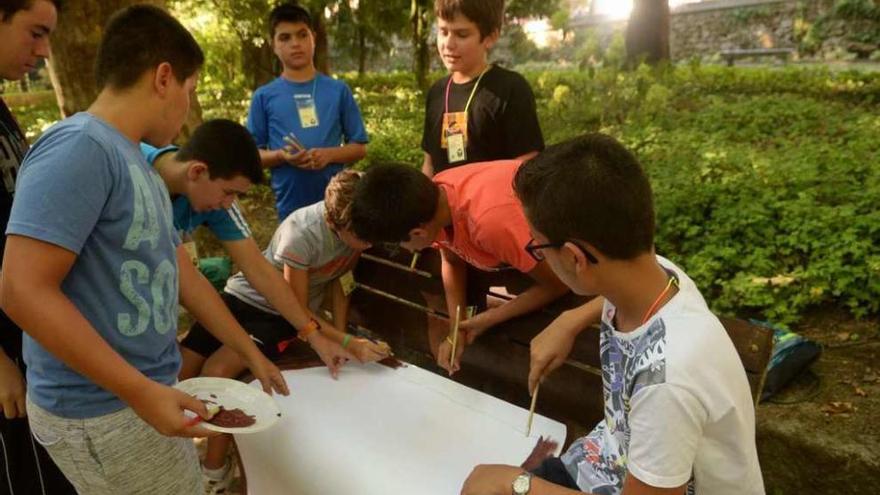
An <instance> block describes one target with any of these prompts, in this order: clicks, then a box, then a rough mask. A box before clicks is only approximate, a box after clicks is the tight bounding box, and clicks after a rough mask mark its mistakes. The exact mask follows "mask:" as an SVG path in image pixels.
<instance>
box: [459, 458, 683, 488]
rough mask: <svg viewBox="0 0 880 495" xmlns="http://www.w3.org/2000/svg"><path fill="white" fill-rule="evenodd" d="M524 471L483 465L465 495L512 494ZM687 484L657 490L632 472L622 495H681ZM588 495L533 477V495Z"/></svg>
mask: <svg viewBox="0 0 880 495" xmlns="http://www.w3.org/2000/svg"><path fill="white" fill-rule="evenodd" d="M523 472H524V470H523V469H522V468H519V467H515V466H504V465H499V464H483V465H480V466H477V467H475V468H474V470H473V471H471V474H470V476H468V478H467V480H466V481H465V482H464V486H463V487H462V488H461V494H462V495H510V494H511V493H513V481H514V480H515V479H516V478H517V477H518V476H519V475H520V474H522V473H523ZM686 488H687V485H683V486H679V487H675V488H657V487H653V486H650V485H648V484H645V483H643V482H642V481H640V480H639V479H638V478H636V477H635V476H633V475H632V473H630V474H629V475H628V476H627V477H626V481H624V483H623V491H622V492H621V493H622V495H681V494H683V493H684V492H685V489H686ZM584 494H585V492H582V491H580V490H572V489H570V488H565V487H563V486H560V485H557V484H554V483H550V482H549V481H547V480H544V479H541V478H539V477H537V476H532V479H531V486H530V488H529V495H584Z"/></svg>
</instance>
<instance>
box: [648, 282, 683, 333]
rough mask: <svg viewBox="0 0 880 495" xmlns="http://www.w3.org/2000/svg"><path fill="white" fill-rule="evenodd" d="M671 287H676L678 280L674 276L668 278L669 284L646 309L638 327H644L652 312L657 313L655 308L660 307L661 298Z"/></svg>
mask: <svg viewBox="0 0 880 495" xmlns="http://www.w3.org/2000/svg"><path fill="white" fill-rule="evenodd" d="M673 285H674V286H676V287H678V279H677V278H676V277H675V276H674V275H673V276H670V277H669V282H668V283H667V284H666V288H665V289H663V292H661V293H660V295H659V296H657V299H655V300H654V303H653V304H651V307H650V308H648V312H647V313H645V316H644V317H643V318H642V322H641V323H640V324H639V326H642V325H644V324H645V323H647V322H648V320H649V319H651V316H653V314H654V311H657V307H658V306H660V303H661V302H662V301H663V298H664V297H666V294H668V293H669V290H670V289H672V286H673Z"/></svg>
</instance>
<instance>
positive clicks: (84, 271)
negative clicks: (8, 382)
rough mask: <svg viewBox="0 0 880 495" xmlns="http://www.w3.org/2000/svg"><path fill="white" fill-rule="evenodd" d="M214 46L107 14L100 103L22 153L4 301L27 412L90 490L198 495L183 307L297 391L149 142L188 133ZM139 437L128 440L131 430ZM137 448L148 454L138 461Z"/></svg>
mask: <svg viewBox="0 0 880 495" xmlns="http://www.w3.org/2000/svg"><path fill="white" fill-rule="evenodd" d="M203 60H204V57H203V54H202V51H201V49H200V48H199V46H198V44H197V43H196V41H195V40H194V39H193V38H192V35H190V33H188V32H187V31H186V29H185V28H184V27H183V26H181V25H180V23H179V22H177V21H176V20H175V19H174V18H173V17H171V16H170V15H169V14H168V13H167V12H165V11H164V10H162V9H160V8H157V7H154V6H149V5H136V6H132V7H128V8H126V9H123V10H120V11H119V12H117V13H116V14H115V15H114V16H113V17H112V18H111V20H110V21H109V23H108V24H107V27H106V28H105V31H104V37H103V39H102V41H101V45H100V47H99V51H98V56H97V61H96V75H97V86H98V88H100V93H99V95H98V97H97V99H96V100H95V101H94V103H93V104H92V105H91V106H90V107H89V109H88V111H87V112H83V113H79V114H76V115H74V116H73V117H71V118H68V119H66V120H64V121H62V122H61V123H59V124H57V125H55V126H53V127H52V128H51V129H49V130H48V131H47V132H46V133H45V134H44V135H43V136H42V137H41V138H40V139H39V140H38V141H37V142H36V143H35V144H34V146H33V148H32V149H31V151H30V152H29V153H28V155H27V157H26V158H25V161H24V163H23V164H22V166H21V171H20V174H19V181H18V184H17V186H18V187H17V190H16V196H15V199H14V203H13V206H12V213H11V216H10V221H9V225H8V228H7V231H6V233H7V235H8V238H7V242H6V257H5V260H4V267H3V271H2V283H0V285H2V288H0V303H2V307H3V310H4V311H5V312H6V313H7V315H8V316H9V317H10V318H11V319H12V320H13V321H15V322H16V323H17V324H18V325H19V326H21V328H22V329H23V330H24V331H25V332H26V336H25V339H24V357H25V361H26V362H27V364H28V370H27V386H28V393H27V412H28V418H29V422H30V425H31V430H32V432H33V436H34V438H35V439H36V441H38V442H40V443H41V444H43V445H44V446H45V447H46V449H47V450H48V452H49V454H50V455H51V456H52V458H53V460H54V461H55V462H56V463H57V464H58V467H59V468H60V469H61V471H62V472H63V473H64V475H65V476H66V477H67V478H68V479H69V480H70V481H71V483H72V484H73V485H74V487H75V488H76V489H77V492H78V493H89V494H99V495H104V494H107V495H109V494H117V493H175V494H177V493H181V494H182V493H188V494H191V493H199V492H200V491H201V490H202V482H201V477H200V473H199V468H198V457H197V455H196V453H195V450H194V447H193V443H192V442H191V441H190V440H188V439H186V438H174V437H192V436H205V435H207V434H208V432H207V431H206V430H204V429H203V428H200V427H193V426H189V424H190V423H191V421H190V419H188V418H187V416H186V415H185V414H184V411H185V410H190V411H193V412H195V413H197V414H199V415H201V416H202V417H206V416H207V414H208V412H207V410H206V408H205V406H204V404H202V402H201V401H199V400H197V399H195V398H194V397H192V396H190V395H189V394H186V393H184V392H182V391H180V390H177V389H175V388H172V387H171V385H173V384H174V383H175V382H176V381H177V372H178V369H179V367H180V353H179V351H178V347H177V340H176V334H177V332H176V330H177V305H178V303H182V304H183V305H184V306H185V307H187V308H188V309H189V310H190V312H191V313H192V314H193V315H194V316H195V317H196V318H197V319H199V320H200V321H202V323H203V324H204V325H206V326H207V327H208V328H210V329H211V331H212V332H214V334H215V335H216V336H217V337H218V338H219V339H220V340H222V341H223V342H224V343H225V344H227V345H229V346H230V347H233V348H235V349H236V350H237V351H238V352H239V355H240V356H241V357H242V359H243V360H244V361H245V362H246V363H247V364H248V366H249V368H250V369H251V371H252V372H253V373H254V374H255V376H257V377H258V378H259V379H260V381H261V382H262V383H263V386H264V389H266V390H267V391H269V390H270V389H271V388H274V389H275V390H276V391H279V392H282V393H287V387H286V384H285V383H284V378H283V377H282V376H281V373H280V371H279V370H278V368H277V367H276V366H274V365H273V364H272V363H271V362H269V361H268V360H267V359H266V358H265V356H263V355H262V353H260V351H259V349H257V347H256V345H254V343H253V342H252V341H251V340H250V339H249V338H248V336H247V334H246V333H245V332H244V330H243V329H242V328H241V326H239V325H238V324H237V322H236V321H235V319H234V318H233V317H232V315H231V314H230V313H229V311H228V310H226V308H225V306H224V305H223V302H222V300H220V298H219V297H218V296H217V295H216V293H215V292H214V291H213V290H212V287H211V285H210V283H209V282H208V281H207V280H205V279H204V277H201V276H200V275H199V274H198V272H197V271H196V270H195V269H194V267H193V266H192V265H191V264H190V263H189V262H188V257H187V255H186V253H185V250H184V249H183V248H182V246H180V240H179V238H178V236H177V233H176V232H175V230H174V227H173V224H172V220H171V203H170V201H169V197H168V190H167V189H166V188H165V186H164V184H163V183H162V180H161V178H160V177H159V175H158V174H157V173H156V172H155V170H153V169H152V168H151V167H150V166H149V165H148V164H147V162H146V160H144V158H143V156H142V155H141V153H140V150H139V148H138V146H137V143H138V142H140V141H147V142H150V143H154V144H157V145H166V144H168V143H169V142H170V141H171V139H172V138H173V137H174V136H175V135H176V134H177V133H178V132H179V130H180V127H181V125H182V124H183V121H184V119H185V117H186V115H187V112H188V110H189V101H190V94H191V93H192V91H193V89H194V87H195V84H196V80H197V77H198V70H199V68H200V67H201V65H202V63H203ZM120 439H124V441H120ZM133 460H136V462H132V461H133Z"/></svg>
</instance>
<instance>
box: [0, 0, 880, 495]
mask: <svg viewBox="0 0 880 495" xmlns="http://www.w3.org/2000/svg"><path fill="white" fill-rule="evenodd" d="M131 3H136V2H131V1H124V0H78V1H70V2H66V4H65V7H64V9H63V10H62V13H61V18H60V23H59V27H58V30H57V32H56V33H55V34H54V35H53V40H52V43H53V58H52V61H51V63H50V65H49V66H47V67H44V68H41V69H40V70H39V71H36V72H35V73H32V74H31V75H29V77H28V78H27V80H26V81H25V82H23V83H21V84H19V83H15V84H12V83H6V84H5V85H4V86H3V88H2V89H3V93H2V96H3V98H4V99H5V100H6V101H7V102H8V103H9V104H10V106H11V107H12V109H13V112H14V113H15V114H16V116H17V117H18V118H19V120H20V122H21V124H22V126H23V128H25V130H26V133H27V137H28V139H29V140H30V141H31V142H33V140H35V139H37V138H38V137H39V135H40V134H41V133H42V132H43V131H44V130H45V129H47V128H48V127H49V126H51V125H52V124H53V123H54V122H56V121H58V120H59V119H60V118H61V117H62V115H70V114H72V113H75V112H76V111H80V110H83V109H85V108H86V107H87V106H88V103H89V102H90V101H91V99H92V98H93V97H94V94H95V89H94V82H93V77H92V70H91V61H92V60H93V59H94V52H95V49H96V47H97V43H98V40H99V39H100V36H101V26H102V25H103V23H104V21H105V20H106V19H107V18H108V17H109V15H110V14H112V12H114V11H115V10H116V9H117V8H119V7H122V6H124V5H128V4H131ZM149 3H154V4H158V5H164V6H166V7H168V8H169V9H170V10H171V11H172V12H174V13H175V15H177V16H178V17H179V18H180V19H181V20H182V21H183V22H184V24H185V25H186V26H187V27H188V28H190V29H191V30H192V32H193V33H194V34H195V36H196V38H197V39H198V40H199V42H200V43H201V45H202V47H203V48H204V50H205V52H206V56H207V63H206V66H205V68H204V70H203V72H202V75H201V79H200V82H199V87H198V90H197V95H198V98H197V103H198V104H197V105H196V106H195V108H194V109H193V112H192V114H191V115H190V119H189V122H188V126H187V129H186V130H185V132H184V133H183V135H182V136H181V139H186V135H187V132H188V130H190V129H192V128H193V127H194V126H195V125H197V124H198V122H200V121H202V120H204V119H209V118H216V117H225V118H230V119H233V120H236V121H240V122H244V119H245V118H246V113H247V108H248V104H249V100H250V96H251V94H252V92H253V90H254V89H255V88H256V87H258V86H259V85H261V84H264V83H266V82H267V81H269V80H271V79H272V78H273V77H275V75H276V74H277V71H278V68H277V66H276V64H275V60H274V55H273V54H272V52H271V48H270V47H269V45H268V43H267V40H266V38H267V34H266V33H267V26H266V24H265V19H266V14H267V13H268V10H269V9H270V8H271V5H270V2H268V1H266V0H169V1H167V2H165V1H153V2H149ZM302 4H303V5H305V6H306V7H307V8H309V9H310V10H311V11H312V12H313V14H314V15H315V17H316V19H319V21H320V26H319V28H318V45H319V46H318V52H317V55H316V58H317V64H318V66H319V68H321V69H322V70H323V71H325V72H327V73H329V74H331V75H333V76H334V77H338V78H341V79H343V80H345V81H346V82H347V83H348V84H349V85H350V86H351V87H352V89H353V90H354V93H355V98H356V100H357V102H358V104H359V105H360V108H361V110H362V113H363V117H364V121H365V123H366V126H367V129H368V132H369V135H370V144H369V147H368V156H367V158H366V159H365V160H362V161H361V162H359V163H358V164H356V167H358V168H364V167H368V166H369V165H371V164H375V163H381V162H387V161H394V162H404V163H410V164H412V165H413V166H418V165H420V164H421V159H422V158H421V157H422V152H421V150H420V148H419V143H420V141H421V133H422V122H423V115H424V89H425V88H426V85H428V84H430V82H432V81H433V80H435V79H437V78H438V77H440V76H441V75H442V72H441V71H442V66H441V65H439V62H438V61H437V58H436V50H435V48H434V33H433V12H432V11H433V6H432V2H430V1H429V0H307V1H303V2H302ZM633 4H635V5H634V7H635V8H634V9H633ZM631 9H632V10H631ZM630 15H632V17H630ZM506 17H507V22H506V25H505V27H504V30H503V36H502V39H501V40H500V42H499V43H498V45H497V47H496V48H495V49H494V50H493V52H492V55H491V60H492V61H494V62H496V63H499V64H502V65H504V66H506V67H509V68H512V69H514V70H517V71H520V72H521V73H523V74H524V75H525V76H526V78H527V79H528V80H529V82H530V83H531V85H532V88H533V90H534V92H535V96H536V101H537V105H538V115H539V119H540V122H541V126H542V129H543V132H544V137H545V140H546V142H547V143H548V144H552V143H556V142H559V141H561V140H564V139H567V138H570V137H573V136H576V135H578V134H581V133H584V132H588V131H599V132H604V133H608V134H611V135H613V136H615V137H616V138H618V139H620V140H621V141H622V142H623V143H624V144H625V145H626V146H627V147H629V148H630V149H632V150H633V151H634V152H635V153H636V154H637V156H638V157H639V159H640V160H641V162H642V163H643V164H644V166H645V167H646V169H647V171H648V174H649V176H650V178H651V181H652V185H653V188H654V194H655V201H656V205H657V216H658V236H657V250H658V252H659V253H660V254H662V255H663V256H666V257H668V258H670V259H672V260H674V261H675V262H676V263H678V264H679V265H681V266H682V267H683V268H684V269H685V270H686V271H687V272H688V273H689V275H690V276H691V277H692V278H693V279H694V280H695V281H696V283H697V284H698V286H699V287H700V288H701V290H702V291H703V294H704V296H705V297H706V299H707V301H708V302H709V304H710V306H711V307H712V308H713V309H714V310H715V311H717V312H718V313H720V314H724V315H731V316H737V317H740V318H751V319H756V320H760V321H764V322H769V323H771V324H773V325H776V326H780V327H785V328H790V329H792V330H795V331H797V332H799V333H801V334H804V335H806V336H807V337H809V338H811V339H814V340H816V341H818V342H819V343H821V344H822V345H823V346H824V352H823V356H822V358H821V359H820V361H819V362H818V363H816V364H815V365H814V367H813V371H812V373H811V375H812V376H811V377H810V378H805V379H804V380H802V382H803V383H796V384H795V385H794V386H793V387H791V389H790V390H788V391H786V393H784V394H782V395H781V396H780V397H778V398H777V399H775V402H776V403H772V402H771V403H767V404H762V406H761V407H759V409H758V411H759V432H758V433H759V443H762V444H763V447H762V467H763V468H764V470H765V475H766V476H767V478H768V480H767V484H768V493H771V494H772V493H818V492H819V491H820V488H821V491H823V492H824V493H844V492H846V493H876V492H874V491H871V490H876V483H877V482H880V460H878V457H880V456H878V455H877V454H878V453H880V424H878V418H880V401H878V400H877V397H878V396H880V378H878V375H880V365H877V364H876V363H877V355H878V352H877V351H878V349H880V346H878V343H880V333H878V313H880V208H878V206H877V205H878V200H880V168H878V164H877V159H878V156H880V155H878V151H880V140H878V137H877V136H878V132H880V114H878V111H877V110H878V104H880V72H878V70H877V69H878V68H880V5H877V4H876V3H875V2H874V1H873V0H814V1H796V0H777V1H767V0H707V1H686V0H685V1H682V0H670V1H669V2H668V3H667V2H665V1H658V0H647V1H638V0H637V1H635V2H631V1H625V0H593V1H590V0H571V1H569V0H550V1H548V0H513V1H510V2H508V8H507V13H506ZM741 49H752V50H755V49H757V50H768V49H784V50H786V51H787V52H788V53H787V57H785V60H779V59H777V58H775V57H763V56H757V55H760V53H759V52H756V54H757V55H756V57H755V58H745V59H741V60H737V61H736V66H734V67H727V66H726V64H725V63H724V57H723V54H724V53H725V52H731V51H735V50H741ZM588 200H589V198H585V201H588ZM242 204H243V206H244V208H245V210H246V211H247V212H248V218H249V221H250V223H251V226H252V227H253V231H254V235H255V237H256V239H257V242H258V243H259V244H260V245H261V246H263V245H265V244H266V243H267V242H268V239H269V237H270V236H271V234H272V232H273V231H274V228H275V218H276V216H275V213H274V209H273V201H272V193H271V191H270V190H269V189H268V187H267V186H259V187H255V188H254V189H253V190H252V191H251V192H250V193H249V194H248V195H247V197H246V198H244V199H243V200H242ZM199 239H200V242H201V251H202V253H203V254H208V255H211V254H220V249H219V246H218V245H217V244H216V243H212V242H211V240H210V239H209V238H208V237H207V236H200V238H199ZM792 456H796V457H797V458H798V462H792ZM833 465H837V466H843V467H840V468H832V467H831V466H833ZM817 469H820V470H822V471H823V472H825V471H827V473H825V475H824V476H823V479H824V483H825V485H822V486H821V487H820V486H817V485H816V484H815V483H813V484H811V485H809V487H808V488H807V489H806V491H804V489H805V488H804V486H802V485H799V484H798V483H799V482H798V481H797V479H798V478H799V477H801V478H802V477H803V476H802V473H801V472H800V471H803V472H810V471H815V470H817ZM835 488H836V489H838V490H840V491H835ZM829 490H830V491H829ZM863 490H864V491H863Z"/></svg>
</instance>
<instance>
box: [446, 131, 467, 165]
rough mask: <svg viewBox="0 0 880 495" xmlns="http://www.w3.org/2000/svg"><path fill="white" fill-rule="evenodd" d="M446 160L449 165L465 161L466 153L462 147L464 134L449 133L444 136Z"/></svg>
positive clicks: (463, 146)
mask: <svg viewBox="0 0 880 495" xmlns="http://www.w3.org/2000/svg"><path fill="white" fill-rule="evenodd" d="M446 145H447V148H446V158H447V159H448V160H449V163H456V162H463V161H465V160H467V152H466V151H465V145H464V134H462V133H461V132H451V133H447V134H446Z"/></svg>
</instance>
